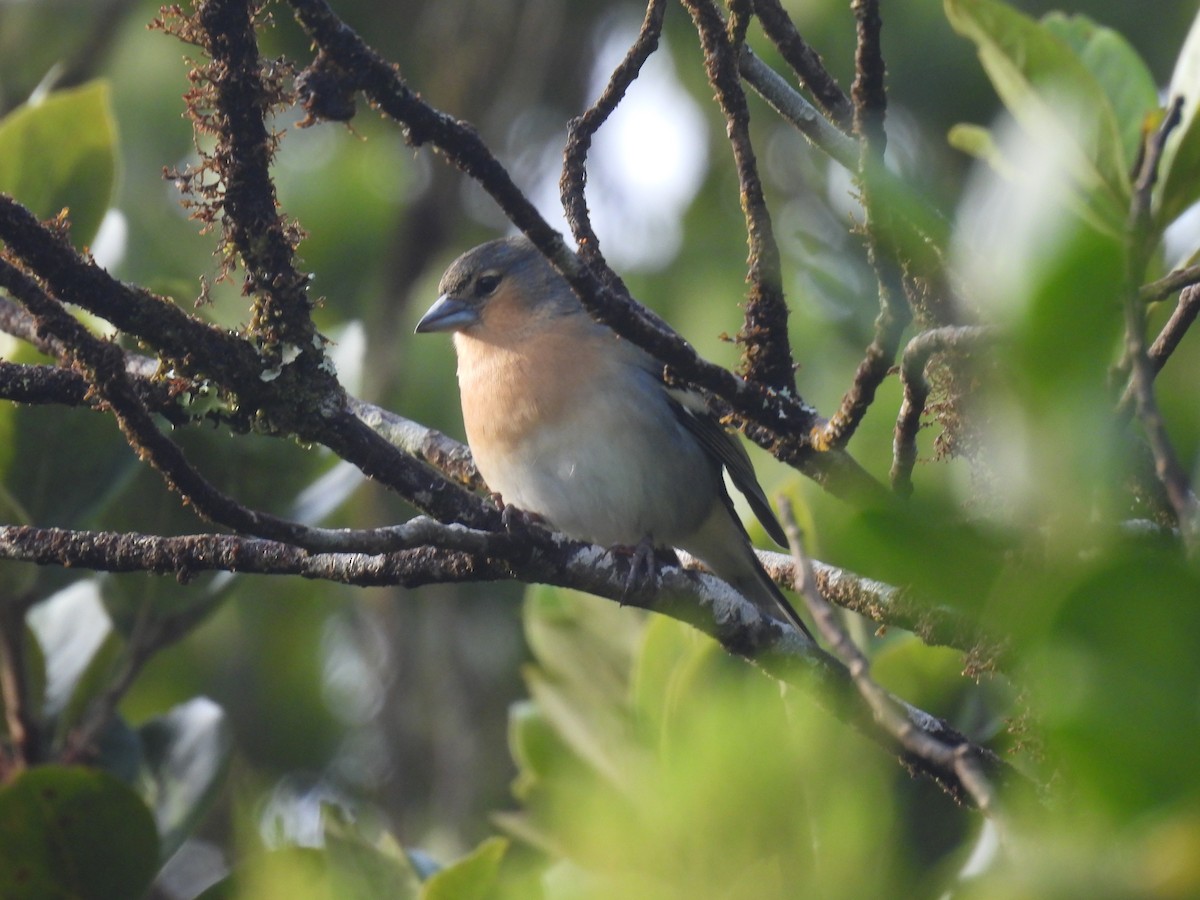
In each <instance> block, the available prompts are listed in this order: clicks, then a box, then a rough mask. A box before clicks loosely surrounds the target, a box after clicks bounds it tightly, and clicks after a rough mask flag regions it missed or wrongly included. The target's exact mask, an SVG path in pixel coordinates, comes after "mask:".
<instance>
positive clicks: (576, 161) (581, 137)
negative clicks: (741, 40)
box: [558, 0, 667, 278]
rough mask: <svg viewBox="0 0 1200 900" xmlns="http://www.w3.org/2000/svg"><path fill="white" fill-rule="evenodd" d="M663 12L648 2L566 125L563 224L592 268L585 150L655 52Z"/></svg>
mask: <svg viewBox="0 0 1200 900" xmlns="http://www.w3.org/2000/svg"><path fill="white" fill-rule="evenodd" d="M666 9H667V4H666V0H650V2H649V3H648V4H647V5H646V15H645V18H644V19H643V20H642V26H641V28H640V29H639V30H638V36H637V39H636V40H635V41H634V42H633V44H632V46H630V48H629V50H628V51H627V52H626V54H625V56H624V58H623V59H622V60H621V62H620V64H619V65H618V66H617V67H616V69H614V70H613V73H612V75H611V76H609V79H608V84H607V85H605V88H604V91H603V92H602V93H601V94H600V96H599V97H597V98H596V102H595V103H593V104H592V105H591V106H590V107H589V108H588V109H587V110H586V111H585V112H584V113H583V115H581V116H577V117H575V118H574V119H572V120H571V121H570V122H568V123H567V143H566V147H565V149H564V150H563V168H562V176H561V177H560V178H559V182H558V187H559V195H560V197H561V199H562V205H563V210H564V212H565V213H566V217H567V224H568V225H569V226H570V228H571V233H572V234H573V235H574V236H575V242H576V244H578V246H579V254H580V256H582V257H583V259H584V260H585V261H586V262H587V263H588V265H590V266H592V267H593V268H596V267H597V266H600V264H602V263H603V257H602V256H601V255H600V239H599V237H597V235H596V232H595V230H594V229H593V228H592V222H591V216H590V215H589V213H588V207H587V198H586V196H585V194H584V186H585V185H586V184H587V155H588V151H589V150H590V149H591V145H592V138H593V137H595V135H596V132H597V131H599V130H600V126H601V125H603V124H604V123H605V122H606V121H608V117H609V116H611V115H612V113H613V111H614V110H615V109H616V108H617V105H618V104H619V103H620V102H621V100H622V98H623V97H624V96H625V92H626V91H627V90H629V86H630V85H632V84H633V82H634V81H635V80H636V79H637V77H638V75H639V74H640V73H641V71H642V66H644V65H645V64H646V60H648V59H649V58H650V55H651V54H652V53H654V51H655V50H657V49H658V42H659V39H660V38H661V36H662V26H663V16H664V15H665V14H666ZM598 271H600V272H601V274H602V277H605V278H609V277H610V276H611V277H613V278H615V277H616V276H615V273H612V272H611V270H610V269H609V268H608V266H607V264H603V265H602V266H601V267H600V268H599V269H598Z"/></svg>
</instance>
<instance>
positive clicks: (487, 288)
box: [475, 272, 500, 297]
mask: <svg viewBox="0 0 1200 900" xmlns="http://www.w3.org/2000/svg"><path fill="white" fill-rule="evenodd" d="M499 286H500V276H499V275H497V274H496V273H495V272H485V273H484V274H482V275H480V276H479V280H478V281H476V282H475V294H476V296H478V297H486V296H488V295H489V294H492V293H494V292H495V290H496V288H498V287H499Z"/></svg>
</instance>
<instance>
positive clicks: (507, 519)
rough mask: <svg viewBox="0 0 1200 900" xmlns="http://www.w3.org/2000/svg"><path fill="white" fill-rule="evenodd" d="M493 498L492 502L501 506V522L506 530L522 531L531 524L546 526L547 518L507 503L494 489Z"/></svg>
mask: <svg viewBox="0 0 1200 900" xmlns="http://www.w3.org/2000/svg"><path fill="white" fill-rule="evenodd" d="M491 498H492V502H493V503H495V504H496V506H497V507H499V508H500V523H501V524H502V525H503V526H504V529H505V531H514V532H520V531H527V530H528V529H529V527H530V526H531V525H540V526H543V527H545V526H546V520H545V519H544V518H542V517H541V516H539V515H538V514H537V513H533V512H529V511H528V510H524V509H518V508H517V507H515V506H513V505H511V504H509V503H505V502H504V498H503V497H501V496H500V495H499V494H497V493H496V492H494V491H493V492H492V494H491Z"/></svg>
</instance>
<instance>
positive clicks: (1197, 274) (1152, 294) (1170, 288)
mask: <svg viewBox="0 0 1200 900" xmlns="http://www.w3.org/2000/svg"><path fill="white" fill-rule="evenodd" d="M1193 284H1200V265H1197V266H1187V267H1186V268H1183V269H1176V270H1175V271H1173V272H1168V273H1167V274H1166V275H1164V276H1163V277H1162V278H1160V279H1158V281H1152V282H1150V283H1149V284H1143V285H1142V286H1141V287H1140V288H1138V299H1139V300H1141V301H1142V302H1143V303H1154V302H1156V301H1158V300H1165V299H1166V298H1167V297H1170V296H1171V295H1172V294H1173V293H1175V292H1176V291H1179V290H1183V289H1184V288H1185V287H1189V286H1190V285H1193Z"/></svg>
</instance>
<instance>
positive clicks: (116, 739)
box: [92, 715, 166, 859]
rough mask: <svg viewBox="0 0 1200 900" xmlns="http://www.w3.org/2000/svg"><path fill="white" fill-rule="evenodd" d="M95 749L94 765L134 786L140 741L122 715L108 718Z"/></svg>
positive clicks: (140, 755)
mask: <svg viewBox="0 0 1200 900" xmlns="http://www.w3.org/2000/svg"><path fill="white" fill-rule="evenodd" d="M95 750H96V757H95V759H94V760H92V762H93V763H94V764H95V765H96V766H98V767H99V768H101V769H104V771H106V772H108V773H110V774H112V775H115V776H116V777H117V778H119V779H121V781H122V783H124V784H127V785H129V786H130V787H135V788H136V786H137V779H138V774H139V773H140V772H141V768H142V742H141V741H140V740H139V739H138V733H137V732H136V731H134V730H133V729H132V728H130V727H129V723H128V722H126V721H125V719H124V718H123V717H122V716H117V715H115V716H111V717H110V718H109V720H108V723H107V724H106V725H105V726H104V728H103V729H102V730H101V732H100V736H99V737H98V738H97V739H96V744H95ZM163 858H164V859H166V856H165V855H164V857H163Z"/></svg>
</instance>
